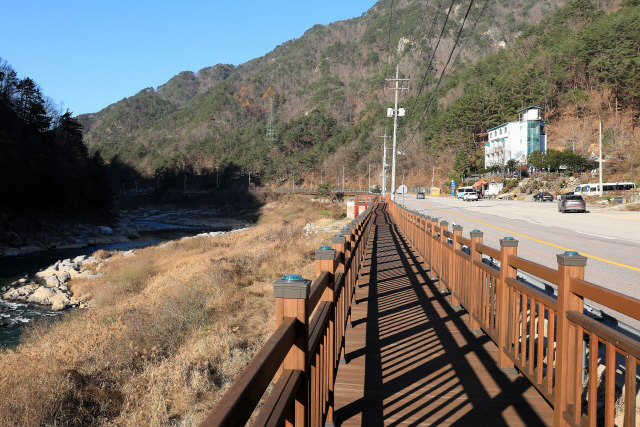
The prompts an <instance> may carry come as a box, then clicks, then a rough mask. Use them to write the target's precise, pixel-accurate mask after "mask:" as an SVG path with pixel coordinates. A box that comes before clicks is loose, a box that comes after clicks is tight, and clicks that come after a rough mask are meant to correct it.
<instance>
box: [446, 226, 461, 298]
mask: <svg viewBox="0 0 640 427" xmlns="http://www.w3.org/2000/svg"><path fill="white" fill-rule="evenodd" d="M452 229H453V251H452V252H451V256H452V257H453V258H452V260H451V276H450V279H449V281H450V282H451V283H449V289H451V306H452V307H453V308H456V309H458V308H460V300H458V297H457V296H456V295H460V282H461V280H460V278H461V277H462V268H463V266H462V258H460V257H458V256H457V255H456V251H457V250H462V245H461V244H460V243H459V242H458V238H459V237H461V236H462V226H461V225H457V224H456V225H454V226H453V227H452ZM458 260H460V262H457V261H458Z"/></svg>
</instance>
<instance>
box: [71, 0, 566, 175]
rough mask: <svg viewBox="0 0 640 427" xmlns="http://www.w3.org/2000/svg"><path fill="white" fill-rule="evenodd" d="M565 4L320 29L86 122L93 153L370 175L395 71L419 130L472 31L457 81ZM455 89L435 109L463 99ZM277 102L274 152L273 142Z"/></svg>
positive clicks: (424, 9)
mask: <svg viewBox="0 0 640 427" xmlns="http://www.w3.org/2000/svg"><path fill="white" fill-rule="evenodd" d="M443 3H447V5H446V6H444V5H442V4H443ZM564 3H565V2H564V1H562V0H542V1H536V0H523V1H516V2H511V1H506V0H498V1H491V2H489V1H487V2H478V3H476V2H472V3H471V6H469V3H468V2H464V1H453V2H452V3H450V4H449V2H442V1H439V2H436V1H435V0H414V1H409V0H402V1H392V0H381V1H378V2H377V3H376V4H375V5H374V6H373V7H372V8H370V9H369V10H368V11H366V12H365V13H363V15H362V16H360V17H357V18H353V19H349V20H345V21H339V22H334V23H331V24H329V25H327V26H324V25H316V26H314V27H312V28H310V29H309V30H308V31H307V32H306V33H305V34H304V35H303V36H301V37H300V38H298V39H294V40H290V41H287V42H285V43H283V44H282V45H279V46H277V47H276V48H275V49H274V50H273V51H271V52H269V53H267V54H266V55H264V56H263V57H260V58H256V59H254V60H251V61H249V62H247V63H244V64H240V65H237V66H234V65H228V64H218V65H215V66H213V67H208V68H205V69H202V70H200V71H198V72H197V73H193V72H189V71H185V72H182V73H180V74H178V75H177V76H175V77H173V78H172V79H171V80H169V81H168V82H167V83H166V84H164V85H161V86H159V87H158V88H157V89H154V88H146V89H143V90H141V91H140V92H139V93H137V94H135V95H134V96H131V97H129V98H125V99H123V100H121V101H119V102H117V103H115V104H112V105H110V106H108V107H106V108H105V109H103V110H101V111H99V112H97V113H94V114H86V115H81V116H79V117H78V120H79V121H80V122H81V123H82V125H83V126H84V132H85V141H86V142H87V144H88V145H89V147H90V150H92V151H98V152H99V153H100V154H101V155H102V156H103V157H104V158H105V159H106V160H107V161H108V162H109V161H112V160H117V161H118V162H122V163H125V164H127V165H130V166H132V167H135V168H136V169H137V170H138V172H139V173H140V174H142V175H146V176H153V175H158V174H162V173H165V174H166V173H173V172H176V171H180V172H189V173H200V172H203V171H207V170H212V169H213V168H225V167H229V165H234V166H235V167H237V168H242V169H247V170H252V171H254V172H256V171H257V172H259V173H261V174H262V175H263V177H264V178H265V179H274V181H278V180H279V179H284V177H285V176H287V174H288V173H289V171H291V170H292V169H294V168H295V169H297V170H299V171H300V170H302V169H306V174H307V175H308V174H310V171H311V170H313V171H315V173H316V174H317V172H318V170H319V169H320V168H323V169H324V170H329V171H330V172H329V174H334V175H336V176H337V172H336V171H337V170H338V169H340V168H341V166H343V165H346V166H349V167H350V169H351V170H354V171H355V170H357V171H359V172H362V171H363V170H366V169H367V165H368V164H371V163H374V162H375V163H376V164H377V163H378V162H379V154H380V150H379V149H378V147H379V145H380V138H379V137H378V136H379V135H380V134H381V133H382V132H384V128H385V126H389V123H388V119H386V118H385V115H384V114H383V111H384V108H385V107H388V106H391V100H392V94H391V93H390V91H389V90H384V86H385V78H390V77H392V76H393V75H394V71H395V64H398V67H399V70H400V73H401V76H400V77H401V78H407V79H409V81H408V87H409V90H408V91H407V92H405V93H403V94H402V97H403V98H404V99H405V104H406V105H408V106H411V105H412V106H413V107H411V108H407V110H408V112H409V114H408V116H407V117H406V119H405V120H404V123H403V124H406V125H407V126H409V125H410V124H411V123H413V124H414V126H415V125H416V124H418V123H419V117H420V116H421V115H422V110H424V109H425V107H426V106H427V105H428V104H429V95H430V94H431V90H433V89H434V87H435V86H436V85H437V79H438V78H439V76H440V74H441V73H442V72H443V69H444V68H445V65H446V63H447V59H448V57H449V54H450V51H451V49H452V48H453V47H454V44H455V41H456V38H457V34H458V29H459V28H460V26H461V24H462V23H463V22H465V25H464V30H463V31H462V33H461V37H460V40H459V42H458V44H457V45H456V46H457V47H458V49H456V51H455V55H454V56H453V60H454V62H455V64H454V63H451V64H450V65H449V67H448V68H447V70H445V72H446V73H447V74H448V73H449V72H450V70H451V69H452V67H453V66H454V65H455V69H458V70H459V69H462V68H464V66H465V65H471V64H474V63H476V62H477V61H479V60H481V59H482V58H485V57H486V56H487V55H491V54H493V53H495V52H498V51H499V52H502V53H501V54H502V55H509V54H507V53H505V52H506V50H505V49H503V48H504V47H505V46H506V47H508V46H511V45H512V44H513V43H514V42H515V40H516V38H517V37H518V36H519V35H520V34H521V33H522V32H523V31H525V30H526V29H527V28H529V27H530V25H531V24H533V23H537V22H539V21H540V19H542V18H543V17H544V16H548V15H550V14H551V13H552V12H553V11H555V10H556V9H557V8H558V7H560V6H561V5H562V4H564ZM449 5H452V7H448V6H449ZM465 17H466V20H465ZM445 22H446V25H444V24H445ZM474 23H475V27H474ZM441 35H442V36H441ZM459 49H462V50H461V51H460V52H461V53H458V52H459ZM434 52H435V54H434ZM443 88H444V87H443ZM447 88H448V89H446V92H445V93H446V98H445V99H442V100H440V101H439V102H438V103H436V104H434V106H439V107H438V108H440V107H442V106H444V105H445V104H451V102H452V100H453V99H454V98H455V97H456V96H458V95H460V93H457V92H456V89H455V88H454V87H453V86H451V84H450V83H448V86H447ZM407 96H408V97H407ZM271 99H272V100H273V106H274V111H275V118H276V125H277V140H276V141H274V142H268V141H266V140H265V134H266V127H267V121H268V118H269V105H270V100H271ZM401 126H402V124H401ZM408 131H409V129H406V130H403V131H402V132H404V133H401V134H402V135H403V136H404V137H405V138H406V137H408V136H409V135H408ZM417 132H418V136H417V137H416V138H414V139H415V140H416V141H419V143H418V144H413V145H416V148H415V149H414V151H416V153H415V154H417V153H418V152H422V151H420V150H423V151H424V147H425V146H427V145H428V144H425V143H424V142H426V141H425V140H424V136H423V135H424V133H425V132H429V128H428V127H427V128H425V125H423V124H422V123H421V124H420V126H419V127H418V130H417ZM412 161H413V163H414V166H415V161H416V156H412ZM407 166H408V167H410V166H411V161H409V163H408V164H407ZM304 174H305V172H304V171H302V173H301V174H299V176H304ZM327 176H328V175H327Z"/></svg>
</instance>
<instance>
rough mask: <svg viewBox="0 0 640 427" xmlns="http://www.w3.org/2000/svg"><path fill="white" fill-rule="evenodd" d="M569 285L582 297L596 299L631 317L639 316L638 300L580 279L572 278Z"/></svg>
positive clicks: (639, 301)
mask: <svg viewBox="0 0 640 427" xmlns="http://www.w3.org/2000/svg"><path fill="white" fill-rule="evenodd" d="M570 286H571V291H572V292H574V293H575V294H578V295H581V296H582V297H583V298H586V299H589V300H591V301H597V302H598V303H599V304H602V305H604V306H605V307H609V308H612V309H614V310H615V311H617V312H620V313H622V314H624V315H625V316H629V317H631V318H638V316H640V300H637V299H635V298H632V297H630V296H628V295H624V294H621V293H620V292H616V291H614V290H611V289H607V288H603V287H602V286H598V285H595V284H593V283H590V282H587V281H584V280H581V279H576V278H572V279H571V282H570Z"/></svg>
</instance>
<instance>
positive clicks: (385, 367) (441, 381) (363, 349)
mask: <svg viewBox="0 0 640 427" xmlns="http://www.w3.org/2000/svg"><path fill="white" fill-rule="evenodd" d="M372 232H373V233H375V235H374V236H372V237H373V239H371V240H370V243H369V245H370V246H369V248H367V259H366V260H365V263H364V269H363V270H362V276H361V278H360V287H359V289H358V290H357V293H356V301H357V305H354V307H353V311H352V313H353V314H352V325H353V328H351V329H349V330H348V331H347V341H346V349H347V353H346V359H347V364H346V365H341V366H340V369H339V371H338V379H337V382H336V402H335V407H336V422H337V424H340V425H343V426H347V425H349V426H350V425H362V426H379V425H389V426H395V425H461V426H462V425H464V426H467V425H478V426H484V425H491V426H501V425H527V426H536V425H552V424H553V410H552V408H551V407H550V406H549V405H548V404H547V402H546V401H545V400H544V399H543V398H542V397H541V396H540V395H539V394H538V392H537V391H536V390H535V388H534V387H533V386H531V385H530V383H529V382H528V381H527V380H526V379H525V378H524V377H522V376H520V375H505V374H503V373H502V372H501V371H500V370H499V369H498V368H497V367H496V365H495V357H496V355H497V348H496V347H495V345H494V344H493V343H492V342H491V340H490V339H489V338H488V337H487V336H486V335H484V334H481V335H474V334H473V333H472V332H471V331H469V330H468V329H467V327H466V322H465V321H466V316H467V315H466V312H464V311H463V310H460V311H456V310H454V309H452V308H451V307H450V306H449V304H448V303H447V301H446V300H445V298H444V296H442V295H441V294H440V293H439V292H438V290H437V288H436V287H435V286H434V284H433V282H432V281H431V280H430V279H429V276H428V273H427V272H426V271H425V269H424V268H423V265H422V264H421V262H420V261H419V260H418V259H417V257H416V256H415V255H414V253H413V252H412V250H411V248H410V246H409V245H408V244H407V242H406V241H405V240H404V238H403V237H402V235H401V234H400V233H399V232H398V230H397V228H396V226H395V225H394V224H393V223H392V221H391V218H390V217H389V215H388V213H387V210H386V205H379V206H378V208H377V211H376V218H375V227H374V228H373V231H372Z"/></svg>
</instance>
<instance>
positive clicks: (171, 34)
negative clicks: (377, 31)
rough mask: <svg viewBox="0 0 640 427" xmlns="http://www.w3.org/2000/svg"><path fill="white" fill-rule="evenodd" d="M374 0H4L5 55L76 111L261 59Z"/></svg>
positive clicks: (0, 33) (0, 5) (1, 50)
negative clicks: (183, 75)
mask: <svg viewBox="0 0 640 427" xmlns="http://www.w3.org/2000/svg"><path fill="white" fill-rule="evenodd" d="M375 2H376V0H346V1H345V0H343V1H339V0H323V1H303V0H298V1H295V0H278V1H265V2H262V1H249V0H234V1H224V2H223V1H219V0H209V1H205V0H202V1H195V0H184V1H179V2H178V1H165V0H155V1H149V0H129V1H122V0H108V1H107V0H102V1H97V0H76V1H68V0H55V1H52V0H13V1H10V0H2V1H0V10H2V15H3V17H4V19H3V20H2V25H0V40H1V41H2V42H1V43H0V58H2V59H3V60H6V61H7V62H8V63H9V64H10V65H11V66H12V67H13V68H14V69H15V70H16V71H17V72H18V75H19V77H20V78H22V77H27V76H28V77H31V78H32V79H34V80H35V81H36V83H38V84H39V85H40V87H41V88H42V90H43V92H44V94H45V95H46V96H48V97H50V98H52V99H53V100H54V102H55V103H56V104H58V105H59V106H61V107H62V108H63V109H65V110H66V109H67V108H68V109H70V110H71V111H73V113H74V114H82V113H90V112H96V111H99V110H100V109H102V108H104V107H106V106H107V105H109V104H111V103H113V102H116V101H119V100H120V99H122V98H125V97H128V96H131V95H134V94H135V93H137V92H138V91H139V90H141V89H143V88H145V87H157V86H159V85H161V84H163V83H165V82H166V81H167V80H169V79H170V78H171V77H173V76H174V75H176V74H178V73H179V72H181V71H185V70H190V71H198V70H199V69H201V68H204V67H208V66H211V65H215V64H218V63H230V64H234V65H238V64H241V63H243V62H246V61H248V60H250V59H253V58H256V57H259V56H262V55H264V54H266V53H267V52H269V51H271V50H272V49H273V48H274V47H276V46H277V45H279V44H282V43H284V42H285V41H287V40H291V39H292V38H297V37H300V36H301V35H302V34H303V33H304V32H305V31H306V30H307V29H309V28H311V27H312V26H313V25H315V24H329V23H330V22H334V21H339V20H343V19H350V18H353V17H356V16H360V15H361V14H362V13H363V12H365V11H367V10H368V9H369V8H371V7H372V6H373V5H374V4H375Z"/></svg>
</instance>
